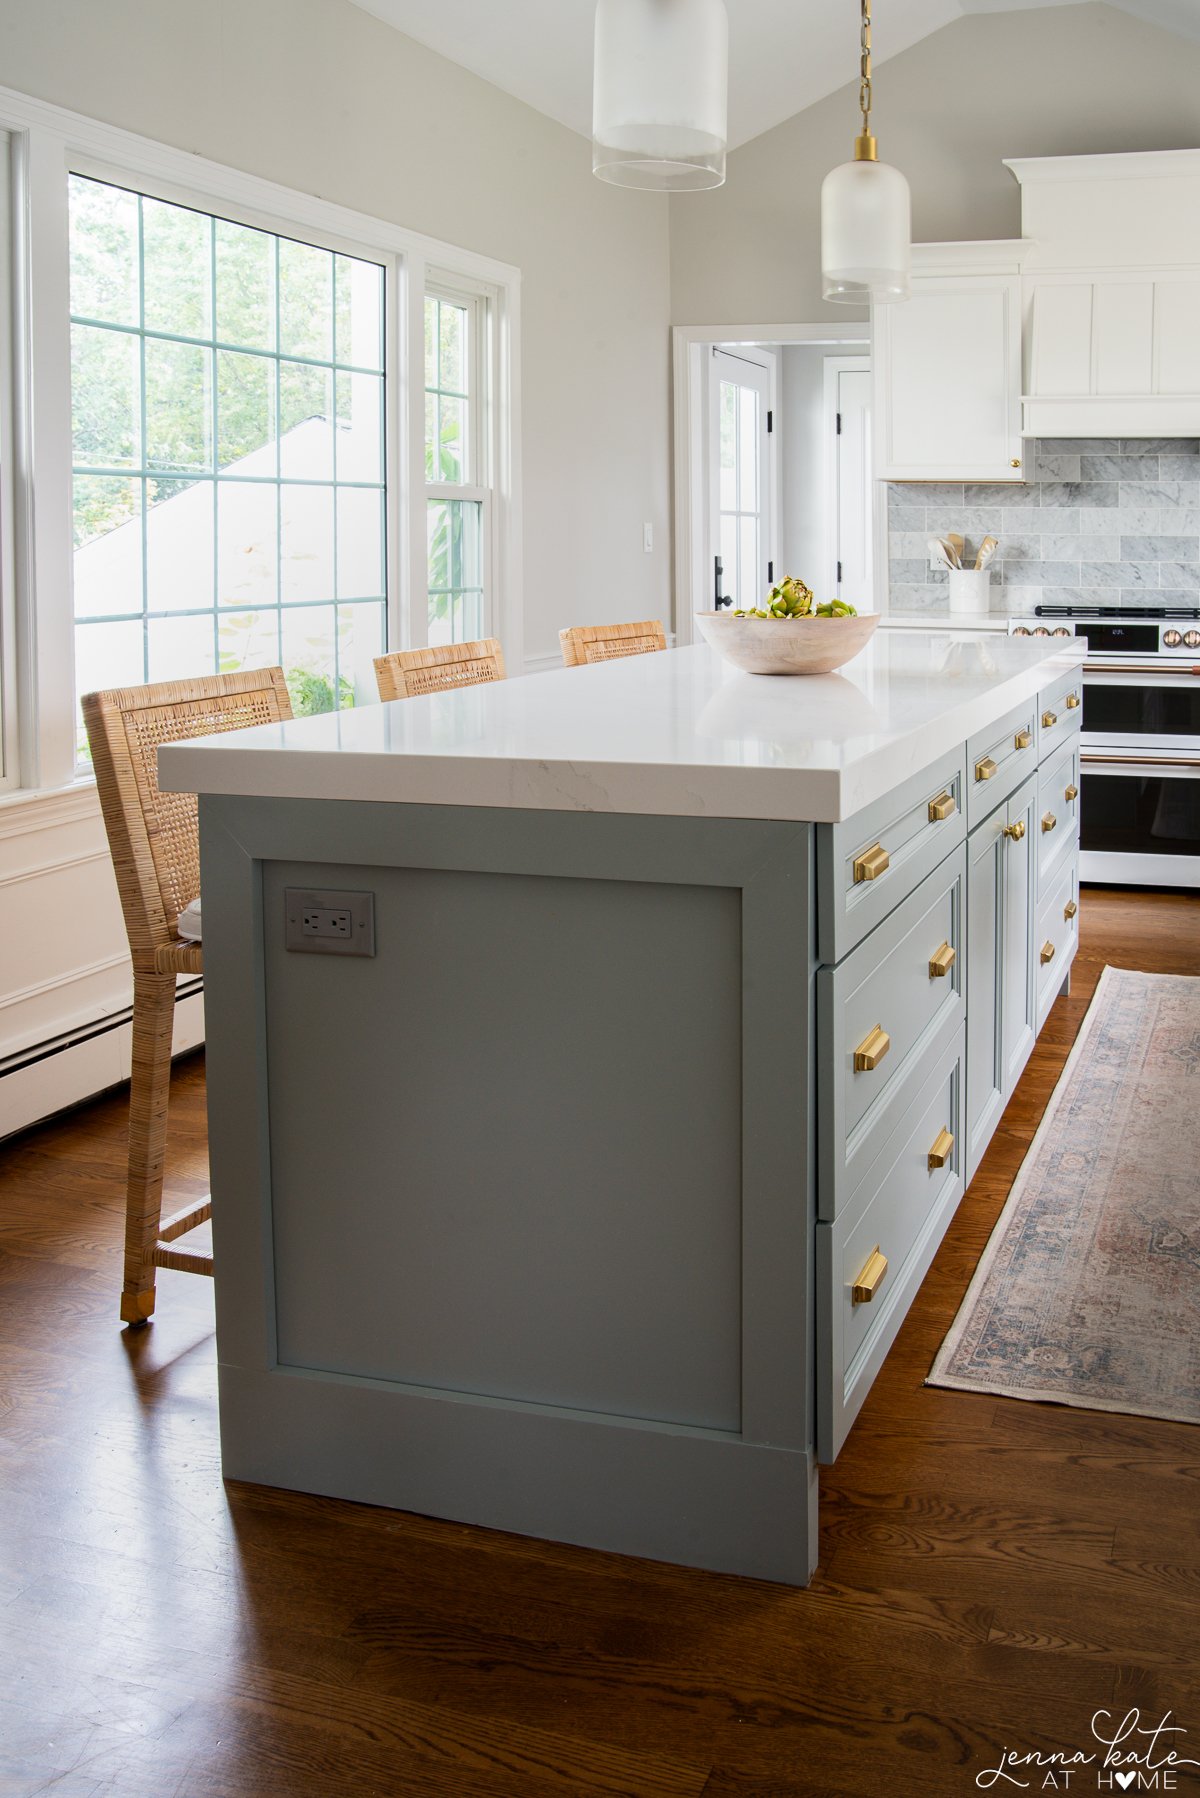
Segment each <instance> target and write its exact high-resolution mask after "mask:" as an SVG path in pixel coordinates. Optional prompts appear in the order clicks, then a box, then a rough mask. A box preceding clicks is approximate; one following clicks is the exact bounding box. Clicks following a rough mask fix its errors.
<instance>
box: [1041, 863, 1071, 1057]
mask: <svg viewBox="0 0 1200 1798" xmlns="http://www.w3.org/2000/svg"><path fill="white" fill-rule="evenodd" d="M1033 944H1034V957H1035V960H1034V967H1035V979H1036V981H1037V1016H1036V1024H1037V1028H1038V1029H1039V1030H1040V1029H1041V1028H1042V1025H1043V1024H1044V1023H1045V1022H1046V1017H1047V1014H1048V1013H1049V1010H1050V1007H1051V1006H1052V1005H1053V1004H1054V1001H1055V999H1056V998H1057V997H1058V994H1059V992H1060V991H1061V989H1062V984H1063V982H1064V980H1065V979H1066V977H1067V975H1068V974H1069V973H1070V971H1071V963H1072V962H1073V961H1074V959H1075V951H1076V949H1077V948H1078V947H1079V858H1078V856H1077V855H1073V856H1071V857H1070V858H1069V859H1068V860H1067V861H1066V862H1065V863H1064V865H1063V866H1062V867H1060V868H1059V869H1058V871H1057V873H1056V875H1055V877H1054V879H1053V881H1052V882H1051V883H1050V884H1049V886H1048V888H1047V891H1046V895H1045V897H1044V898H1043V900H1042V902H1041V904H1040V905H1039V906H1038V914H1037V927H1036V929H1035V930H1034V933H1033Z"/></svg>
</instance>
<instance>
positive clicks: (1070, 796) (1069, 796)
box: [1063, 781, 1079, 805]
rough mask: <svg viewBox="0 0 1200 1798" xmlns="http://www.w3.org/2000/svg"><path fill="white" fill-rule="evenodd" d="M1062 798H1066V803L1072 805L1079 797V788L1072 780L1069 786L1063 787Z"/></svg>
mask: <svg viewBox="0 0 1200 1798" xmlns="http://www.w3.org/2000/svg"><path fill="white" fill-rule="evenodd" d="M1063 798H1064V799H1065V800H1066V802H1067V804H1068V805H1073V804H1074V802H1075V801H1076V800H1077V799H1078V798H1079V788H1078V787H1077V786H1076V785H1075V782H1074V781H1072V782H1071V784H1070V786H1069V787H1064V788H1063Z"/></svg>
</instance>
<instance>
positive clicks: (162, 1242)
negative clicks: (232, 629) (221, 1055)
mask: <svg viewBox="0 0 1200 1798" xmlns="http://www.w3.org/2000/svg"><path fill="white" fill-rule="evenodd" d="M291 715H292V706H291V701H290V699H289V698H288V690H287V687H286V685H285V684H284V679H283V669H282V668H260V669H255V670H254V671H253V672H250V673H243V674H215V675H207V676H204V677H202V678H200V679H198V680H187V681H161V682H159V683H157V684H156V685H154V686H149V687H124V688H119V689H114V690H111V691H109V692H105V693H88V694H85V696H84V699H83V717H84V722H85V724H86V725H87V733H88V742H89V743H90V744H91V750H92V764H93V766H94V768H95V770H96V787H97V791H98V792H99V795H100V809H101V811H102V813H103V815H104V827H105V829H106V831H107V832H108V846H109V849H110V850H111V851H112V859H113V867H114V869H115V870H116V876H117V890H118V892H119V893H120V895H121V909H122V911H123V912H124V914H125V929H126V931H127V933H128V936H129V953H130V957H131V959H132V961H133V1064H132V1069H131V1076H130V1085H129V1172H128V1182H127V1185H126V1195H125V1280H124V1286H123V1288H122V1291H121V1317H122V1318H123V1320H124V1321H125V1322H126V1323H129V1324H144V1323H145V1322H146V1320H147V1319H148V1318H149V1317H150V1315H151V1314H152V1312H153V1310H154V1282H155V1270H156V1269H157V1268H160V1267H173V1268H176V1269H178V1270H179V1271H180V1272H182V1273H190V1274H211V1273H212V1256H211V1255H206V1254H201V1253H200V1252H199V1251H197V1250H193V1249H187V1248H176V1247H174V1246H173V1245H174V1244H175V1242H176V1241H177V1240H178V1238H179V1237H181V1236H184V1235H186V1234H187V1232H188V1231H189V1230H193V1229H195V1227H196V1226H197V1225H198V1224H202V1223H204V1222H206V1221H207V1219H208V1218H209V1217H210V1216H211V1213H212V1202H211V1200H210V1199H208V1198H205V1199H202V1200H201V1201H200V1203H199V1204H196V1205H189V1206H187V1207H186V1208H185V1209H184V1210H183V1211H178V1212H176V1213H175V1214H174V1216H172V1217H169V1218H165V1219H164V1218H163V1215H162V1187H163V1161H164V1156H165V1152H166V1140H167V1099H168V1095H169V1093H170V1086H171V1032H172V1028H173V1025H174V1021H175V977H176V975H177V974H199V973H202V972H203V968H204V960H203V954H202V951H201V947H200V944H199V943H190V942H185V941H184V940H183V939H182V938H181V937H180V935H179V932H178V929H177V921H178V918H179V914H180V912H181V911H182V910H183V909H184V907H185V906H186V905H189V904H190V903H191V901H192V900H193V899H195V898H196V897H197V896H198V894H199V892H200V843H199V832H198V829H197V821H196V819H197V804H196V796H195V794H194V793H161V792H160V791H159V787H158V746H159V744H160V743H175V742H179V741H180V740H182V739H184V738H187V737H204V736H209V735H211V734H213V733H214V732H216V731H226V730H241V729H242V728H243V727H244V726H246V725H250V724H268V723H271V722H273V721H275V720H278V719H280V718H290V717H291Z"/></svg>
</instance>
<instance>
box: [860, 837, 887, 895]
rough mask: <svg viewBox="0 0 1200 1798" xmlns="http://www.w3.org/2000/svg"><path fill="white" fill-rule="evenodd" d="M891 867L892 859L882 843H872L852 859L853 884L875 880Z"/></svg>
mask: <svg viewBox="0 0 1200 1798" xmlns="http://www.w3.org/2000/svg"><path fill="white" fill-rule="evenodd" d="M891 865H892V858H891V856H890V855H889V854H888V852H887V850H886V849H885V848H884V846H883V844H882V843H873V844H872V845H871V847H870V848H869V849H864V850H863V852H862V854H861V855H856V856H855V858H854V884H855V885H856V886H857V885H858V883H859V881H860V880H877V879H878V878H879V876H880V875H881V874H883V873H885V872H886V871H887V869H888V868H890V867H891Z"/></svg>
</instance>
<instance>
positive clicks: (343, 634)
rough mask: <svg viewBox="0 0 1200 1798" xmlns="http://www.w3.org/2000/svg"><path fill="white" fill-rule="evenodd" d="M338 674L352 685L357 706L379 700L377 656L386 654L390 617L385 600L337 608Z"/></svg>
mask: <svg viewBox="0 0 1200 1798" xmlns="http://www.w3.org/2000/svg"><path fill="white" fill-rule="evenodd" d="M337 617H338V622H337V652H338V672H339V675H340V677H341V679H342V681H344V682H346V683H348V684H349V687H350V689H351V690H352V692H353V694H354V702H355V704H356V705H363V704H370V703H371V702H372V701H374V700H376V699H378V697H379V688H378V687H377V686H376V684H375V657H376V656H380V655H382V654H383V651H384V647H385V644H384V626H385V623H386V618H385V614H384V605H383V601H382V600H375V601H374V602H373V603H371V604H368V605H361V606H339V607H338V609H337Z"/></svg>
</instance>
